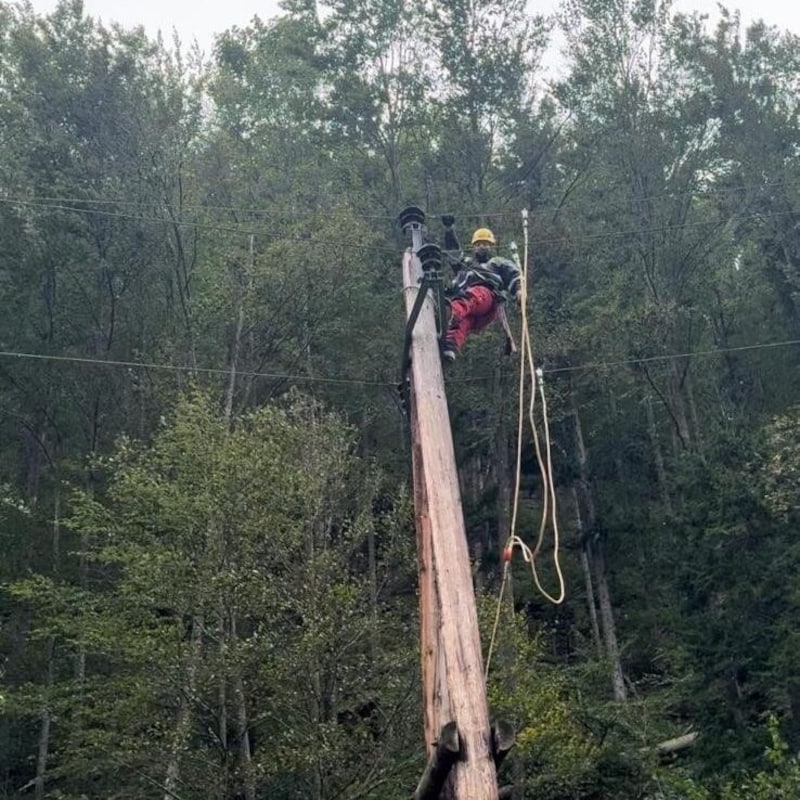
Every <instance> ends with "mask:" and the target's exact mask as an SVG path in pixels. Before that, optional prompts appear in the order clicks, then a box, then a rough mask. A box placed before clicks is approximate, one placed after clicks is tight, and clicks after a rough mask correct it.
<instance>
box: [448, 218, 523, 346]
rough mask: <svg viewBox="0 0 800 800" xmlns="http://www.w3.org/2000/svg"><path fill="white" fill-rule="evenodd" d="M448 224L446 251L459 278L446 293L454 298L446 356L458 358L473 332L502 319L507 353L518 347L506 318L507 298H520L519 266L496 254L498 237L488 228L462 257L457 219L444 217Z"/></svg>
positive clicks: (480, 230)
mask: <svg viewBox="0 0 800 800" xmlns="http://www.w3.org/2000/svg"><path fill="white" fill-rule="evenodd" d="M442 222H443V224H444V226H445V238H444V250H445V253H446V255H448V256H449V259H450V262H451V265H452V267H453V271H454V273H455V277H454V279H453V283H452V285H451V286H450V288H449V289H447V290H446V291H445V295H446V296H447V298H448V299H449V301H450V324H449V326H448V329H447V333H446V335H445V337H444V339H443V342H442V358H444V359H445V361H455V359H456V356H457V355H458V354H459V353H460V352H461V350H462V348H463V347H464V342H465V341H466V340H467V337H468V336H469V334H470V333H472V332H474V331H480V330H482V329H483V328H485V327H486V326H487V325H489V323H491V322H492V321H493V320H495V319H498V318H499V319H500V321H501V322H502V323H503V327H504V329H505V332H506V352H514V351H515V350H516V347H515V345H514V340H513V338H512V337H511V331H510V328H509V327H508V322H507V320H506V318H505V308H504V304H505V303H506V301H507V300H513V301H515V302H517V303H519V301H520V271H519V267H518V266H517V265H516V264H515V263H514V262H513V261H510V260H509V259H507V258H501V257H500V256H496V255H495V254H494V248H495V247H496V245H497V240H496V239H495V236H494V234H493V233H492V231H490V230H489V229H488V228H478V229H477V230H476V231H475V233H473V234H472V257H468V258H465V259H461V258H459V257H457V256H455V255H454V253H456V252H459V250H460V248H459V246H458V239H457V238H456V235H455V233H454V231H453V224H454V222H455V220H454V218H453V217H452V216H450V215H445V216H443V217H442Z"/></svg>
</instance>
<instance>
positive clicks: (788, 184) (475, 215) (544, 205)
mask: <svg viewBox="0 0 800 800" xmlns="http://www.w3.org/2000/svg"><path fill="white" fill-rule="evenodd" d="M798 185H800V181H786V180H783V179H777V180H775V181H766V182H764V183H752V184H741V185H739V186H730V187H726V188H722V187H720V188H718V189H698V190H694V189H686V190H684V191H672V192H659V193H656V194H647V195H643V196H642V197H637V198H635V200H636V202H639V203H641V202H650V201H652V200H660V199H663V198H679V197H686V196H694V197H696V198H697V199H702V198H706V197H716V196H720V195H727V194H734V195H740V194H742V193H743V192H747V191H748V190H751V189H756V190H763V189H768V188H777V187H784V188H796V187H797V186H798ZM538 199H539V203H538V205H537V206H536V209H537V210H538V211H541V210H545V209H549V208H557V207H558V205H559V203H560V200H561V194H555V193H553V194H551V195H544V196H542V197H540V198H538ZM0 201H6V202H12V203H13V202H20V203H57V204H64V203H87V204H94V205H118V206H138V205H140V204H141V203H140V201H139V200H127V199H125V198H118V199H117V198H109V197H73V196H63V195H62V196H58V195H37V196H35V197H28V198H25V197H14V196H6V197H0ZM554 201H559V203H556V202H554ZM181 208H183V209H197V210H200V211H212V210H213V211H228V212H238V213H240V214H264V215H267V216H269V217H271V218H273V219H274V218H276V217H277V216H278V215H276V214H273V213H271V212H270V210H269V209H267V208H259V207H257V206H236V205H212V204H206V203H182V204H181ZM445 213H448V214H450V213H454V214H455V215H456V216H457V217H461V218H464V219H480V218H503V217H516V216H517V214H518V213H519V212H518V211H516V210H513V209H510V210H507V211H476V212H472V211H470V212H466V211H453V209H450V210H448V211H447V212H444V211H441V212H439V211H429V212H426V216H428V217H431V218H433V217H440V216H442V214H445ZM304 215H305V216H307V217H309V216H310V217H314V216H316V215H327V212H326V211H323V210H318V211H311V212H304ZM353 216H354V217H356V218H358V219H370V220H378V219H380V220H395V219H396V218H397V217H396V215H392V214H353Z"/></svg>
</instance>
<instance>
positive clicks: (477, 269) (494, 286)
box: [445, 256, 520, 303]
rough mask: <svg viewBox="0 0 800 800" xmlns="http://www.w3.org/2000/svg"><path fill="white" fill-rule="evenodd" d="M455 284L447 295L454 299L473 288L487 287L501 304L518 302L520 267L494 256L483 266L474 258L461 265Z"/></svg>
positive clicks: (447, 291)
mask: <svg viewBox="0 0 800 800" xmlns="http://www.w3.org/2000/svg"><path fill="white" fill-rule="evenodd" d="M460 267H461V268H460V269H459V270H458V272H457V273H456V276H455V278H454V279H453V283H452V285H451V286H450V288H449V289H447V290H446V292H445V294H446V295H447V296H448V297H451V298H453V299H455V298H458V297H463V296H464V295H465V294H466V292H467V289H469V288H470V287H471V286H486V287H487V288H489V289H491V290H492V293H493V294H494V296H495V297H496V298H497V300H498V301H499V302H501V303H503V302H505V301H506V300H508V299H509V298H511V299H513V300H516V299H517V297H518V295H519V289H520V284H519V282H520V272H519V267H517V265H516V264H515V263H514V262H513V261H511V260H510V259H508V258H501V257H500V256H494V257H493V258H490V259H489V260H488V261H487V262H485V263H483V264H481V263H479V262H478V261H476V260H475V259H474V258H466V259H464V260H463V261H461V263H460Z"/></svg>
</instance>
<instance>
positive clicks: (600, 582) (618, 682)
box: [590, 541, 628, 702]
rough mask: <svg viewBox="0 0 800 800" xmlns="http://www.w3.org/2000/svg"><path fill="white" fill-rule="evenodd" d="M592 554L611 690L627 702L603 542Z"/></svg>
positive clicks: (617, 698)
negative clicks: (609, 668)
mask: <svg viewBox="0 0 800 800" xmlns="http://www.w3.org/2000/svg"><path fill="white" fill-rule="evenodd" d="M590 553H591V559H590V560H591V561H592V562H593V564H594V576H595V582H596V584H597V598H598V601H599V605H600V620H601V622H602V625H603V640H604V642H605V646H606V655H607V657H608V661H609V665H610V667H611V688H612V689H613V692H614V699H615V700H617V701H618V702H621V701H623V700H627V698H628V691H627V689H626V688H625V676H624V675H623V672H622V661H621V660H620V657H619V645H618V643H617V628H616V623H615V622H614V610H613V608H612V606H611V594H610V592H609V590H608V576H607V570H606V560H605V554H604V553H603V544H602V542H600V541H598V542H597V543H596V544H594V545H593V546H592V547H591V550H590Z"/></svg>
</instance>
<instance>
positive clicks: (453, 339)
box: [446, 286, 497, 352]
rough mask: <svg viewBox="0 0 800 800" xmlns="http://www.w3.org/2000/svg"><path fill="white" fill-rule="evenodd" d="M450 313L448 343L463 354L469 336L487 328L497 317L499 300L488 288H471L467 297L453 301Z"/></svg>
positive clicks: (467, 292)
mask: <svg viewBox="0 0 800 800" xmlns="http://www.w3.org/2000/svg"><path fill="white" fill-rule="evenodd" d="M450 311H451V315H450V326H449V327H448V329H447V339H446V341H447V344H448V345H450V346H451V347H453V348H454V349H455V350H456V352H461V348H462V347H463V346H464V342H465V341H466V339H467V336H469V334H470V333H472V331H479V330H481V329H482V328H485V327H486V326H487V325H488V324H489V323H490V322H491V321H492V320H493V319H494V318H495V317H496V316H497V300H496V299H495V296H494V294H493V293H492V290H491V289H488V288H487V287H486V286H470V287H469V289H467V291H466V296H465V297H459V298H458V299H456V300H453V301H451V303H450Z"/></svg>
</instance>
